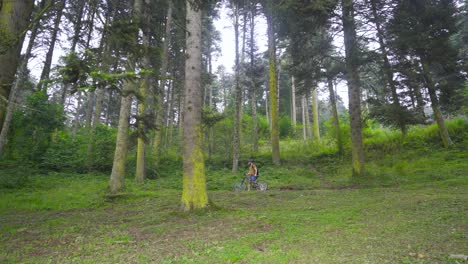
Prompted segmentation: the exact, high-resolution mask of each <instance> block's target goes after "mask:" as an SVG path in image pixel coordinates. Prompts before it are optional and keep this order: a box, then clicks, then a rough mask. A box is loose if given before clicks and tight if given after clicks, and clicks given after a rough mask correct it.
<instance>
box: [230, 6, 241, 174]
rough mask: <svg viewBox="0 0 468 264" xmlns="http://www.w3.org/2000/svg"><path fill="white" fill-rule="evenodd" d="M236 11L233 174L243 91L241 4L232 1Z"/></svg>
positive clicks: (237, 156)
mask: <svg viewBox="0 0 468 264" xmlns="http://www.w3.org/2000/svg"><path fill="white" fill-rule="evenodd" d="M232 5H233V9H234V17H233V19H234V21H233V24H234V25H233V26H234V39H235V53H236V54H235V65H234V67H235V93H234V98H235V99H234V100H235V101H234V102H235V107H234V136H233V141H232V173H237V171H238V169H239V147H240V133H241V131H240V130H241V122H242V121H241V112H242V110H241V107H242V90H241V86H240V64H239V19H240V15H239V3H238V1H232Z"/></svg>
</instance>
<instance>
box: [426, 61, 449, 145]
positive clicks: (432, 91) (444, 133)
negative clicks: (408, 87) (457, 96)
mask: <svg viewBox="0 0 468 264" xmlns="http://www.w3.org/2000/svg"><path fill="white" fill-rule="evenodd" d="M421 64H422V69H423V76H424V80H425V81H426V85H427V90H428V92H429V97H430V98H431V106H432V111H433V112H434V117H435V120H436V122H437V126H438V127H439V135H440V138H441V139H442V142H443V144H444V147H446V148H448V147H450V146H451V145H452V139H451V138H450V135H449V133H448V130H447V127H446V126H445V120H444V116H443V115H442V112H441V111H440V106H439V99H438V98H437V94H436V87H435V85H434V81H433V80H432V77H431V73H430V69H429V65H428V64H427V62H425V61H424V59H423V58H421Z"/></svg>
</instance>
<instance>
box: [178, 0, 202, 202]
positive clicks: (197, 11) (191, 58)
mask: <svg viewBox="0 0 468 264" xmlns="http://www.w3.org/2000/svg"><path fill="white" fill-rule="evenodd" d="M201 36H202V12H201V7H199V6H198V5H197V4H196V2H192V1H187V37H186V47H187V56H186V57H187V59H186V61H185V91H186V92H185V103H184V118H183V166H184V171H183V191H182V206H183V209H184V210H186V211H189V210H195V209H199V208H203V207H206V206H207V205H208V194H207V191H206V176H205V161H204V158H203V142H202V141H203V139H202V138H203V137H202V133H203V131H202V120H201V113H202V111H201V110H202V103H203V98H202V93H203V90H202V81H201V73H202V63H201V62H202V51H201V47H202V39H201Z"/></svg>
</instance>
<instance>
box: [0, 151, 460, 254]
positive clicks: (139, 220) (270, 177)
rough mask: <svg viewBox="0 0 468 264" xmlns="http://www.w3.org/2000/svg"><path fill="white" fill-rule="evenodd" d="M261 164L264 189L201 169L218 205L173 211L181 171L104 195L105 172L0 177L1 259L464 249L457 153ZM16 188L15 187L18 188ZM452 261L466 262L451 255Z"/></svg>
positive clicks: (7, 174)
mask: <svg viewBox="0 0 468 264" xmlns="http://www.w3.org/2000/svg"><path fill="white" fill-rule="evenodd" d="M368 160H369V165H368V169H369V172H370V176H369V178H368V179H366V181H365V182H364V181H363V182H356V181H353V180H352V179H351V178H350V175H349V172H348V170H347V168H349V167H348V162H349V161H347V160H346V159H341V160H340V159H338V158H337V157H333V156H317V157H315V158H314V159H313V160H312V162H311V163H312V164H313V167H312V165H310V164H311V163H309V164H308V165H302V164H300V163H296V164H294V163H293V162H287V163H286V165H284V166H282V167H280V168H276V167H271V166H266V165H265V166H263V167H261V172H262V176H261V177H262V178H263V180H266V181H267V182H268V183H269V185H270V186H271V187H272V189H271V190H270V191H268V192H264V193H261V192H250V193H247V192H244V193H235V192H231V191H230V188H231V186H232V184H233V183H234V182H235V181H237V180H240V178H241V176H240V174H239V175H231V174H230V172H229V171H228V170H211V171H208V188H209V189H210V198H211V200H212V202H213V203H214V204H213V206H211V208H209V209H206V210H202V211H198V212H194V213H190V214H188V213H183V212H181V211H180V202H179V200H180V190H179V186H181V182H180V181H181V177H180V175H179V173H180V172H177V171H176V172H174V173H173V174H172V175H171V176H165V175H161V176H160V177H158V178H157V179H155V180H151V181H148V182H147V183H146V184H144V185H135V184H134V183H133V181H132V180H131V179H127V189H126V192H125V193H122V194H121V195H118V196H114V197H109V196H108V195H107V192H106V188H107V181H108V175H102V174H97V175H91V174H87V175H80V174H64V173H49V174H47V175H42V174H40V173H35V174H34V175H30V176H29V177H27V178H25V179H23V180H22V181H20V182H16V183H15V182H14V181H12V180H11V177H13V178H15V179H16V178H17V176H18V175H17V174H18V172H12V171H7V170H4V171H0V176H1V178H2V179H3V180H2V182H3V184H2V186H3V187H2V188H1V192H0V249H1V250H0V262H2V263H96V262H99V263H117V262H119V263H457V260H455V259H450V258H449V256H450V254H467V253H468V252H467V251H466V250H467V248H468V243H467V241H468V240H467V237H466V233H467V230H468V225H467V224H466V216H467V207H466V204H468V191H467V186H468V179H467V177H466V175H467V172H468V167H467V164H466V160H467V154H466V151H464V150H463V149H456V148H454V149H452V150H450V151H441V150H439V151H435V152H432V153H424V155H423V152H418V151H413V152H411V151H401V152H400V153H399V154H398V158H397V157H396V156H394V155H382V156H380V157H379V158H376V159H375V160H372V159H368ZM15 184H16V185H15ZM458 263H461V262H460V260H458Z"/></svg>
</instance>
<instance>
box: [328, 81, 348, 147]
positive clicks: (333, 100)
mask: <svg viewBox="0 0 468 264" xmlns="http://www.w3.org/2000/svg"><path fill="white" fill-rule="evenodd" d="M327 82H328V92H329V93H330V104H331V107H332V114H333V127H334V128H335V133H336V144H337V145H338V153H339V154H340V155H343V153H344V151H343V139H342V137H341V128H340V118H339V116H338V109H337V107H336V95H335V89H334V85H333V79H332V78H331V77H327Z"/></svg>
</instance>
